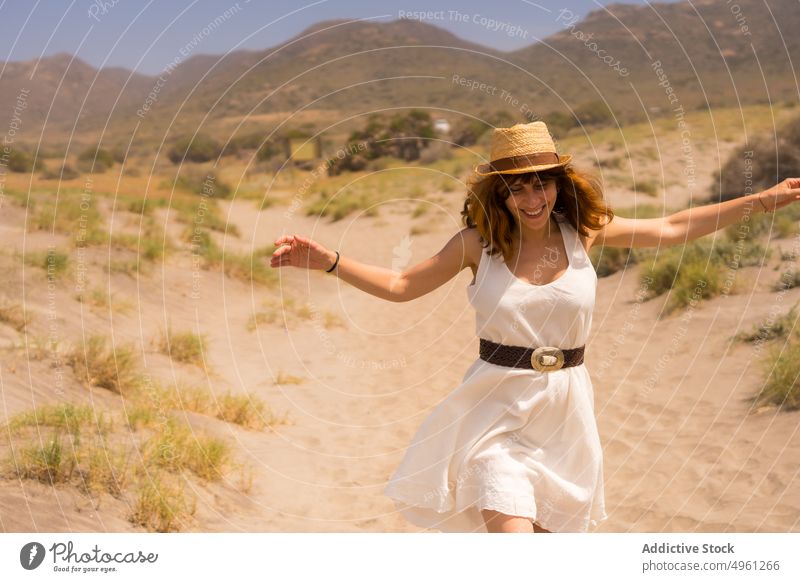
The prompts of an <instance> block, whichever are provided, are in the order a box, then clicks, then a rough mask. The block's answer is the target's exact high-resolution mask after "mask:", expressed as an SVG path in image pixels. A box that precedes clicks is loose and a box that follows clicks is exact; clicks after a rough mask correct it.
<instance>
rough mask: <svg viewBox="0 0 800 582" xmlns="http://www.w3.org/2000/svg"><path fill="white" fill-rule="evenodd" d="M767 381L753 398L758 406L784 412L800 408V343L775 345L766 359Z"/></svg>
mask: <svg viewBox="0 0 800 582" xmlns="http://www.w3.org/2000/svg"><path fill="white" fill-rule="evenodd" d="M763 370H764V373H765V374H766V380H765V381H764V385H763V386H762V387H761V390H759V392H758V393H757V394H756V395H755V396H754V397H753V402H754V404H756V405H769V404H771V405H775V406H777V407H779V408H780V409H783V410H797V409H798V408H800V343H798V341H797V340H796V339H793V340H790V341H787V342H785V343H781V344H777V345H773V346H771V347H770V349H769V350H768V352H767V356H766V357H765V358H764V363H763Z"/></svg>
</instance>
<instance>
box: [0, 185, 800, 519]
mask: <svg viewBox="0 0 800 582" xmlns="http://www.w3.org/2000/svg"><path fill="white" fill-rule="evenodd" d="M440 197H441V198H442V199H443V200H444V201H445V203H444V204H443V205H442V208H441V210H439V211H437V212H436V213H435V214H434V215H430V214H429V215H424V216H422V217H420V218H416V219H412V218H411V217H410V212H409V208H408V206H404V205H402V203H400V202H398V203H389V204H387V205H385V206H383V207H381V209H380V213H379V216H377V217H360V218H358V219H357V220H351V219H345V220H342V221H339V222H335V223H331V222H329V221H328V220H327V219H314V218H309V217H305V216H300V215H299V214H295V215H292V216H291V217H290V218H287V217H286V215H285V211H286V209H285V208H283V207H272V208H269V209H267V210H264V211H263V212H258V211H257V210H256V208H255V206H254V205H253V204H252V203H251V202H247V201H241V202H232V203H231V202H226V203H224V204H223V205H222V206H223V210H224V212H223V214H224V215H226V216H227V217H228V219H229V220H230V221H231V223H233V224H236V225H237V226H238V227H239V229H240V231H241V237H240V238H238V239H237V238H231V237H228V238H225V239H224V241H223V239H222V238H220V241H221V242H224V244H225V245H226V248H228V249H231V250H241V251H244V250H248V249H250V250H252V248H253V247H258V246H262V245H265V244H268V243H269V242H271V241H272V240H274V239H275V238H276V237H277V236H278V235H280V234H282V233H283V232H287V233H297V234H303V235H306V236H311V237H313V238H315V239H316V240H318V241H319V242H321V243H322V244H325V245H327V246H329V247H331V248H336V249H338V250H339V251H340V252H341V253H342V254H345V255H347V256H349V257H350V258H353V259H356V260H361V261H365V262H368V263H370V264H374V265H381V266H384V267H386V268H393V267H399V268H404V267H405V266H407V265H408V264H414V263H416V262H419V261H421V260H423V259H424V258H427V257H428V256H430V255H432V254H434V253H435V252H437V251H438V250H439V249H440V248H441V247H442V246H443V245H444V243H445V242H446V241H447V240H448V239H449V237H450V236H452V234H454V233H455V232H457V230H458V229H459V228H460V227H459V225H458V210H459V208H460V205H461V194H460V193H455V192H451V193H440ZM23 216H24V211H23V210H21V209H19V208H16V207H13V206H10V205H6V206H4V208H3V210H2V212H0V237H1V238H2V242H3V247H4V249H5V252H4V254H3V255H2V257H0V258H2V269H3V280H4V281H6V285H4V289H3V290H2V295H3V296H4V297H5V298H7V299H8V300H9V301H12V302H21V301H22V298H23V293H24V298H25V302H26V305H27V306H28V309H30V310H31V311H32V312H33V313H34V314H35V315H36V320H35V321H34V323H33V324H32V325H31V328H30V329H29V331H28V334H29V335H30V336H32V335H34V334H39V335H41V334H45V333H47V331H48V327H47V326H48V320H47V313H48V309H50V306H51V305H55V308H54V309H55V313H56V320H55V321H56V322H57V329H56V332H55V333H56V334H57V335H58V337H60V338H61V339H62V340H63V341H64V342H77V341H79V340H80V337H81V335H82V334H86V335H88V334H89V333H102V334H104V335H108V336H111V335H112V333H113V337H114V340H115V342H120V343H123V342H134V344H135V345H137V346H138V348H139V350H140V351H141V354H142V355H143V357H144V359H145V361H146V365H147V369H148V371H149V372H150V373H152V374H153V375H154V376H157V377H160V378H163V379H165V380H180V379H184V380H187V381H191V382H195V383H201V384H202V385H204V386H207V387H208V388H209V389H210V390H212V391H214V392H216V393H220V392H223V391H226V390H232V391H234V392H242V393H250V394H256V395H258V396H259V397H261V398H262V399H263V400H264V401H265V402H267V403H268V404H269V405H270V406H271V407H273V408H274V409H275V410H276V411H277V412H278V413H286V414H288V418H290V419H291V422H290V423H289V424H286V425H281V426H277V427H275V429H274V430H268V431H262V432H259V431H254V430H248V429H244V428H241V427H237V426H235V425H231V424H228V423H223V422H221V421H218V420H215V419H211V418H208V417H205V416H201V415H197V414H189V415H187V417H188V419H189V421H190V423H192V426H196V427H201V428H203V429H206V430H209V431H211V432H213V433H214V434H216V435H218V436H220V437H222V438H225V439H227V440H228V441H229V442H230V443H231V444H232V445H233V446H234V447H235V450H236V453H237V458H238V459H239V461H241V462H242V463H244V464H246V465H247V466H248V467H249V468H250V470H251V471H252V487H251V488H250V489H249V490H248V491H242V490H241V489H240V488H237V486H236V478H237V477H236V476H235V475H231V476H230V477H229V478H228V479H226V480H225V481H223V482H222V483H218V484H213V485H196V484H193V485H192V487H193V489H194V491H195V494H196V495H197V496H198V500H199V502H198V510H197V513H196V515H195V519H194V520H193V521H192V523H191V524H189V525H188V526H187V528H186V529H187V530H188V531H230V532H234V531H235V532H243V531H244V532H256V531H258V532H262V531H263V532H277V531H284V532H332V531H344V532H352V531H368V532H393V531H409V532H410V531H419V528H416V527H415V526H413V525H411V524H409V523H407V522H406V521H405V520H404V519H403V518H402V517H401V516H400V515H398V514H397V513H396V512H395V511H394V506H393V504H392V502H391V500H389V499H388V498H385V497H383V496H382V494H381V491H382V488H383V487H384V485H385V483H386V480H387V478H388V477H389V475H390V474H391V473H392V471H393V470H394V469H395V467H396V466H397V464H398V463H399V461H400V459H401V457H402V454H403V452H404V449H405V447H406V446H407V445H408V443H409V441H410V439H411V437H412V435H413V434H414V431H415V430H416V428H417V427H418V426H419V424H420V423H421V422H422V420H423V419H424V418H425V416H426V415H427V414H428V413H429V412H430V411H431V410H432V408H433V407H435V406H436V405H437V404H438V403H439V402H440V401H441V400H442V399H443V398H444V397H445V396H446V395H447V394H448V393H449V392H450V391H452V390H453V389H454V388H455V387H456V386H457V384H458V382H459V380H460V378H461V377H462V375H463V373H464V371H465V370H466V369H467V368H468V367H469V365H470V364H471V363H472V361H473V360H474V359H475V358H476V357H477V349H478V342H477V338H476V336H475V329H474V313H473V312H472V310H471V307H470V305H469V303H468V302H467V296H466V286H467V285H468V284H469V282H470V280H471V272H470V271H469V269H465V270H464V271H462V272H461V273H460V274H459V275H458V276H457V277H455V278H454V279H452V280H451V281H449V282H448V283H447V284H445V285H444V286H443V287H441V288H439V289H437V290H436V291H435V292H433V293H431V294H429V295H427V296H425V297H422V298H420V299H417V300H415V301H413V302H410V303H400V304H394V303H389V302H385V301H382V300H380V299H377V298H375V297H372V296H370V295H367V294H365V293H363V292H361V291H359V290H357V289H355V288H353V287H351V286H349V285H347V284H345V283H343V282H341V281H339V280H338V279H336V278H335V277H334V276H332V275H326V274H323V273H322V272H307V271H304V270H300V269H296V268H285V269H282V270H281V271H280V275H281V280H280V285H279V286H278V287H277V288H275V289H267V288H264V287H259V286H253V285H250V284H248V283H245V282H242V281H237V280H233V279H229V278H225V277H223V276H222V275H220V274H219V273H218V272H213V271H203V272H201V273H200V275H201V279H200V286H199V297H197V298H193V297H192V292H193V287H192V285H193V279H192V273H193V271H192V264H191V257H190V256H189V255H187V254H186V253H184V254H178V255H176V256H174V257H171V258H169V259H167V262H166V263H165V264H161V263H157V264H156V265H154V267H153V268H152V269H150V271H149V273H147V274H146V275H143V276H142V277H141V278H140V279H135V278H133V277H130V276H128V275H125V274H114V275H111V276H110V286H111V289H112V291H113V292H114V293H115V294H116V296H118V297H120V298H122V299H124V300H127V301H129V302H130V303H131V305H132V308H131V309H130V310H129V311H128V312H127V313H124V314H114V315H113V317H111V316H109V314H108V312H103V311H102V310H101V311H99V312H98V311H97V310H91V309H88V308H87V307H85V306H83V308H82V307H81V304H80V303H78V302H77V301H75V299H74V283H66V284H64V285H61V286H60V287H59V288H58V289H57V290H56V291H55V294H54V296H53V297H49V296H48V292H47V285H46V280H45V277H44V273H43V271H42V270H41V269H37V268H35V267H30V266H26V267H25V270H24V274H23V271H22V268H21V260H20V258H19V257H16V258H15V255H14V251H15V250H18V251H20V252H22V251H23V250H25V252H30V251H31V250H32V249H41V248H46V247H47V245H48V244H50V243H51V242H53V243H54V244H58V245H62V246H63V245H64V242H65V239H64V237H56V239H55V240H51V238H50V235H49V234H47V233H28V235H27V236H25V235H24V232H23V229H22V227H21V224H22V218H23ZM412 224H415V225H424V226H425V228H427V229H428V230H427V232H424V233H421V234H413V235H410V236H409V229H410V225H412ZM173 230H177V231H178V232H179V227H177V226H176V227H174V229H173ZM171 231H172V230H171ZM406 237H408V238H406ZM770 244H771V246H773V247H774V248H776V250H777V248H778V247H780V246H783V247H785V248H788V247H789V246H790V244H791V241H789V240H773V241H772V242H771V243H770ZM406 252H407V253H408V256H406V254H405V253H406ZM775 255H779V253H775ZM87 257H88V260H89V262H90V263H91V262H92V261H96V262H97V264H91V265H90V273H89V276H90V278H91V280H92V284H93V285H94V286H98V285H100V286H108V285H109V276H108V275H106V274H105V273H104V272H103V271H102V267H101V265H102V263H103V262H107V261H108V250H107V249H95V250H92V251H91V252H90V253H88V254H87ZM779 262H780V258H779V256H773V258H772V260H771V262H770V263H769V265H768V266H766V267H765V268H763V269H759V268H756V267H750V268H745V269H741V270H740V271H739V273H738V275H737V281H739V285H740V288H739V291H738V292H737V294H734V295H729V296H725V297H718V298H716V299H713V300H709V301H705V302H702V303H701V304H699V305H698V306H697V307H696V308H695V309H694V310H692V311H691V312H689V313H690V315H689V316H685V317H684V318H683V319H682V318H681V314H680V313H678V314H676V315H675V316H672V317H666V318H661V319H660V318H659V313H660V311H661V309H662V306H663V304H664V300H665V298H664V297H661V298H656V299H654V300H652V301H647V302H644V303H638V302H637V301H636V292H637V289H638V273H639V267H637V266H633V267H631V268H629V269H628V270H627V271H625V272H624V273H617V274H615V275H612V276H610V277H607V278H602V279H600V281H599V285H598V299H597V305H596V310H595V315H594V324H593V329H592V335H591V340H590V342H589V344H588V345H587V352H586V360H585V361H586V365H587V367H588V369H589V371H590V373H591V374H592V377H593V379H594V390H595V408H596V415H597V420H598V424H599V430H600V436H601V439H602V442H603V446H604V451H605V484H606V504H607V511H608V514H609V519H608V520H607V521H606V522H605V523H604V524H602V526H601V527H600V528H599V531H603V532H628V531H634V532H645V531H659V532H662V531H663V532H677V531H681V532H693V531H737V532H746V531H752V532H762V531H773V532H797V531H800V487H797V484H798V479H799V476H798V471H799V470H800V463H798V456H797V451H800V430H798V425H800V423H799V422H798V421H799V420H800V412H778V411H776V410H775V409H774V408H765V409H763V410H761V411H759V412H758V413H757V414H747V411H748V409H749V404H748V402H747V398H748V397H750V396H751V395H753V394H754V393H755V392H756V391H757V390H758V388H759V386H760V385H761V383H762V382H763V375H762V373H761V371H760V369H759V368H758V361H757V359H754V356H758V354H757V353H756V352H755V350H754V348H753V347H752V346H750V345H744V344H740V343H733V342H731V340H730V338H731V336H732V335H733V334H734V333H735V332H736V331H737V330H741V329H746V330H750V329H751V328H752V327H753V326H754V325H755V324H757V323H758V322H760V321H762V320H763V319H765V318H766V317H767V316H768V315H769V313H770V310H771V309H772V308H773V306H775V305H778V306H779V307H780V312H781V313H783V312H785V311H788V309H789V307H791V305H793V304H794V302H796V301H797V300H799V299H800V289H793V290H790V291H788V292H787V293H786V294H785V295H784V296H782V299H781V301H780V303H776V300H777V299H776V298H777V297H778V294H777V293H775V292H774V291H772V290H771V289H770V286H771V284H772V283H773V282H774V281H775V280H777V278H778V277H779V272H777V271H774V270H773V267H775V266H776V265H777V264H778V263H779ZM281 298H293V299H294V300H295V301H296V302H297V303H298V304H299V305H302V304H304V303H306V304H308V306H309V308H310V309H311V313H312V314H314V315H313V316H312V318H311V319H302V318H292V319H289V320H288V321H287V322H286V323H285V324H284V322H283V321H280V320H279V321H278V322H277V323H271V324H262V325H260V326H259V328H258V329H257V330H256V331H249V330H248V329H247V322H248V320H249V318H250V317H251V315H252V314H253V313H254V312H256V311H259V310H261V309H263V308H262V302H263V301H264V300H269V299H271V300H279V299H281ZM325 312H329V313H331V314H334V315H335V316H338V318H339V319H340V320H341V321H342V322H343V325H342V326H333V327H325V325H324V317H325V315H324V314H325ZM685 313H687V312H684V315H685ZM168 323H170V324H171V325H172V326H173V327H174V328H178V329H191V330H194V331H196V332H199V333H204V334H207V336H208V337H209V339H210V349H209V351H208V354H207V355H208V362H209V365H210V368H211V370H212V371H211V372H210V373H208V374H206V373H204V372H202V371H201V370H200V369H199V368H197V367H196V366H190V365H186V364H177V363H174V362H172V361H171V360H169V358H167V357H166V356H164V355H162V354H159V353H158V352H157V350H156V348H155V347H154V345H153V338H154V337H156V336H157V335H158V333H159V331H160V330H161V329H163V328H164V327H165V326H166V325H167V324H168ZM621 330H623V331H624V333H622V335H621ZM25 337H26V334H25V333H24V332H23V333H20V332H17V331H15V330H14V329H13V328H11V327H9V326H8V325H4V324H0V345H2V348H3V354H2V365H1V366H0V390H1V391H2V407H0V417H2V419H6V418H8V417H9V416H11V415H13V414H15V413H18V412H21V411H24V410H29V409H30V408H31V407H32V405H33V404H34V403H35V404H42V403H46V402H62V401H65V400H68V401H74V402H86V403H88V402H94V403H95V405H97V406H102V407H108V408H110V409H119V407H120V402H119V399H118V398H116V397H114V396H113V395H109V394H108V393H105V391H103V390H102V389H94V390H88V389H87V388H85V387H83V386H82V385H81V384H80V382H78V380H77V379H76V378H75V377H74V375H72V374H71V372H70V371H69V370H68V369H67V370H64V375H65V381H64V385H63V386H62V387H61V392H60V393H57V392H56V391H55V390H54V381H53V378H54V370H53V369H52V368H51V367H50V365H49V362H48V361H47V360H46V359H45V360H42V361H36V360H31V359H30V358H29V357H28V356H26V352H25V350H24V349H20V348H19V347H17V348H15V347H14V346H15V345H16V346H19V345H24V341H25ZM667 355H668V356H667ZM659 362H662V364H663V365H662V364H659ZM279 373H282V374H292V375H295V376H299V377H302V378H303V379H304V381H303V382H302V383H299V384H283V385H279V384H276V383H275V380H276V378H277V377H278V374H279ZM128 510H129V502H128V501H125V500H117V499H113V498H111V497H110V496H103V497H102V499H101V500H99V501H92V500H89V499H87V498H86V496H84V495H82V494H81V493H79V492H78V491H77V490H76V489H75V488H74V487H73V486H57V487H55V488H53V487H50V486H45V485H42V484H40V483H33V482H18V481H16V480H13V479H5V480H0V529H2V530H3V531H7V532H20V531H141V529H142V528H140V527H135V526H133V525H132V524H131V523H130V522H129V521H128V520H127V518H126V512H127V511H128Z"/></svg>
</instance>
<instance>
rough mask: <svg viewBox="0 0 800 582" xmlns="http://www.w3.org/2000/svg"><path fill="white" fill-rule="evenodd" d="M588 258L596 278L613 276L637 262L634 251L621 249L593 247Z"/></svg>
mask: <svg viewBox="0 0 800 582" xmlns="http://www.w3.org/2000/svg"><path fill="white" fill-rule="evenodd" d="M589 257H590V259H591V261H592V265H593V266H594V269H595V271H596V272H597V276H598V277H608V276H609V275H613V274H614V273H616V272H617V271H621V270H622V269H625V268H626V267H627V266H628V265H634V264H636V263H637V262H638V260H639V259H638V255H637V253H636V250H635V249H629V248H623V247H606V246H595V247H592V248H591V249H590V250H589Z"/></svg>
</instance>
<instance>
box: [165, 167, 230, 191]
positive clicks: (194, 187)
mask: <svg viewBox="0 0 800 582" xmlns="http://www.w3.org/2000/svg"><path fill="white" fill-rule="evenodd" d="M174 185H175V187H176V188H178V189H181V190H184V191H186V192H191V193H192V194H197V195H198V196H205V197H208V198H228V197H230V195H231V194H232V193H233V190H232V189H231V187H230V186H229V185H228V184H227V183H225V182H223V181H222V180H220V179H219V176H218V175H217V174H216V173H215V172H197V171H193V170H184V171H182V172H181V174H180V175H179V176H178V177H177V178H176V179H175V182H174Z"/></svg>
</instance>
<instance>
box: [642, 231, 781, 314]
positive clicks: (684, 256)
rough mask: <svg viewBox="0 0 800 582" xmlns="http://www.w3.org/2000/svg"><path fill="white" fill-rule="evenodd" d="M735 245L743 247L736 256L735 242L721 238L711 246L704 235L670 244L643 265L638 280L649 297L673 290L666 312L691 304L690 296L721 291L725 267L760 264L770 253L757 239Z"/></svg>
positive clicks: (702, 295) (706, 296) (704, 295)
mask: <svg viewBox="0 0 800 582" xmlns="http://www.w3.org/2000/svg"><path fill="white" fill-rule="evenodd" d="M738 246H739V249H744V252H743V253H740V256H739V257H737V256H736V254H735V252H736V245H735V244H730V243H725V242H723V244H716V245H714V246H713V248H712V242H711V241H709V240H705V239H700V240H695V241H692V242H690V243H688V244H685V245H678V246H673V247H669V248H668V249H666V250H665V251H664V252H661V253H659V255H658V258H657V259H655V260H654V261H653V262H652V263H651V264H649V265H647V266H646V267H645V268H643V269H642V272H641V273H640V283H641V284H642V285H643V286H646V287H647V289H648V298H652V297H656V296H658V295H661V294H663V293H666V292H667V291H672V292H671V294H670V299H669V301H668V302H667V305H666V306H665V311H666V312H667V313H669V312H672V311H674V310H675V309H677V308H680V307H685V306H687V305H690V304H691V302H692V300H693V299H694V300H699V299H707V298H710V297H714V296H716V295H718V294H720V292H721V291H722V288H723V281H724V279H725V270H726V269H727V268H738V267H742V266H747V265H749V264H761V261H762V260H763V259H766V258H768V257H769V256H770V253H771V251H770V249H765V248H764V247H762V246H761V245H759V244H757V243H750V244H749V245H748V244H744V245H741V244H740V245H738ZM737 258H738V265H737V262H736V261H737Z"/></svg>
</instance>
